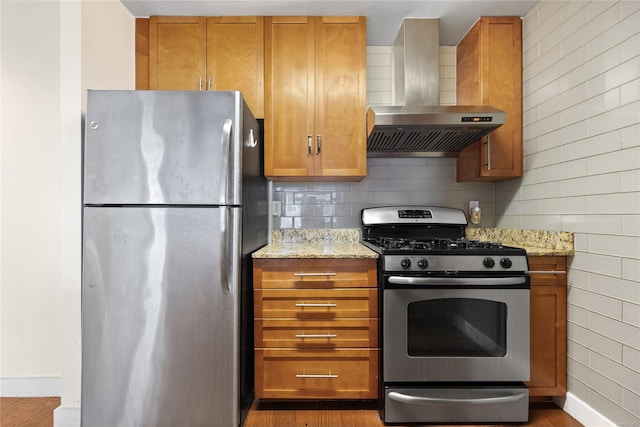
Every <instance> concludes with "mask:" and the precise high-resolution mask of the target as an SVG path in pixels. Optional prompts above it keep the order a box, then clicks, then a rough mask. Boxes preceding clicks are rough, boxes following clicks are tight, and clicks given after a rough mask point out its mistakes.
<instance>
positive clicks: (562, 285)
mask: <svg viewBox="0 0 640 427" xmlns="http://www.w3.org/2000/svg"><path fill="white" fill-rule="evenodd" d="M529 268H530V270H531V273H530V276H531V329H530V331H531V379H530V380H529V381H528V382H527V386H528V387H529V395H530V396H532V397H534V396H564V395H565V393H566V391H567V274H566V269H567V260H566V257H544V256H539V257H535V256H532V257H529ZM536 272H539V273H536ZM554 272H558V273H556V274H554Z"/></svg>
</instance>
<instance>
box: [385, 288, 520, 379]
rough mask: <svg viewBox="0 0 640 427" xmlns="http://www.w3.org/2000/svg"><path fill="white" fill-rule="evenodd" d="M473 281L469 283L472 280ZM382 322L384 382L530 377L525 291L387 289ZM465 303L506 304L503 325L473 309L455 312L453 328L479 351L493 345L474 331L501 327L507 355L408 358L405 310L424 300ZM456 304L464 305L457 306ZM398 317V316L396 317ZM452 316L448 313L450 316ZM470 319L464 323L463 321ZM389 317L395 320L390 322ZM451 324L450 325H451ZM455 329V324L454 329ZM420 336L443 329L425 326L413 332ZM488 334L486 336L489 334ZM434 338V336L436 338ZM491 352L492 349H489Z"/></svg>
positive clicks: (452, 354) (431, 335) (440, 333)
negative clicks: (457, 320) (458, 320)
mask: <svg viewBox="0 0 640 427" xmlns="http://www.w3.org/2000/svg"><path fill="white" fill-rule="evenodd" d="M470 283H471V282H470ZM383 298H384V304H383V306H384V308H383V310H384V311H383V313H384V318H385V319H386V320H385V322H384V324H383V352H384V362H383V378H384V381H385V382H394V381H408V380H409V379H410V380H411V381H413V382H420V381H423V382H428V381H484V382H489V381H526V380H528V379H529V290H528V289H392V290H389V289H385V290H384V295H383ZM447 300H452V301H469V302H470V303H471V304H472V305H473V307H474V308H476V307H481V306H482V304H478V303H477V302H486V303H487V304H489V303H491V304H496V303H503V304H504V305H505V306H506V310H507V313H506V316H505V318H504V322H505V324H504V325H502V324H500V322H499V321H498V320H496V318H495V317H492V316H493V313H491V312H489V313H488V314H487V315H486V317H483V316H484V313H483V312H482V310H477V309H474V310H473V312H470V311H468V312H465V311H464V309H462V308H461V310H460V312H459V313H458V318H459V319H460V322H457V323H458V324H464V325H465V326H464V327H460V326H457V329H458V332H459V333H460V335H461V337H462V339H464V340H467V341H475V342H476V344H477V345H478V346H480V347H483V346H487V347H489V346H491V345H494V344H496V343H495V342H494V341H493V338H492V337H491V336H484V335H483V334H481V333H478V331H482V329H483V327H485V326H487V325H488V326H491V327H492V328H504V330H505V331H506V336H505V341H506V343H508V351H505V352H504V354H500V355H495V356H491V355H489V356H482V357H481V356H478V355H476V354H472V355H471V356H465V355H464V354H456V353H455V351H456V347H453V348H452V349H451V350H450V353H447V354H444V355H441V356H438V355H437V354H435V352H434V354H428V355H423V356H421V357H412V356H411V355H410V350H409V351H408V349H409V348H410V340H411V332H410V330H411V325H410V323H409V322H410V321H409V315H408V314H407V313H408V311H409V309H408V307H409V306H410V304H412V303H416V302H424V301H447ZM458 306H460V307H463V306H462V305H460V304H458ZM398 313H402V315H398ZM454 315H456V313H451V316H452V317H453V316H454ZM470 317H471V318H473V320H469V321H467V320H465V319H467V318H470ZM389 319H393V321H389ZM452 323H453V322H452ZM452 326H453V327H456V326H455V325H452ZM416 329H417V330H418V331H419V332H420V334H424V335H423V337H425V338H424V339H426V337H429V338H434V337H438V336H439V337H445V335H444V334H446V332H447V331H446V330H445V329H442V325H441V324H438V323H428V322H424V323H422V324H420V325H419V328H416ZM487 335H488V334H487ZM434 339H435V338H434ZM487 352H488V353H491V349H489V350H488V351H487Z"/></svg>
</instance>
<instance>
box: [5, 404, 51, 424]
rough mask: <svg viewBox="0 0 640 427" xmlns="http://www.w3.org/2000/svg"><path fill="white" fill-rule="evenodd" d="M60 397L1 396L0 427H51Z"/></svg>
mask: <svg viewBox="0 0 640 427" xmlns="http://www.w3.org/2000/svg"><path fill="white" fill-rule="evenodd" d="M58 406H60V398H59V397H36V398H22V397H2V398H0V427H51V426H53V410H54V409H55V408H57V407H58Z"/></svg>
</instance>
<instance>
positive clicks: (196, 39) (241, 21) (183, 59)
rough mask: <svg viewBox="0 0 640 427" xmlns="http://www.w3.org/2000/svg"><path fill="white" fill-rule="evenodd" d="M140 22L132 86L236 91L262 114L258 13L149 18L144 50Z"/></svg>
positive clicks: (260, 21) (141, 22) (139, 22)
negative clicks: (146, 41)
mask: <svg viewBox="0 0 640 427" xmlns="http://www.w3.org/2000/svg"><path fill="white" fill-rule="evenodd" d="M144 25H145V20H143V19H138V20H136V89H160V90H239V91H241V92H242V94H243V96H244V99H245V101H246V103H247V105H248V106H249V108H250V109H251V111H252V112H253V114H254V116H256V117H257V118H263V117H264V78H263V68H264V43H263V41H264V35H263V34H264V18H263V17H255V16H241V17H229V16H227V17H209V18H205V17H201V16H152V17H151V18H149V20H148V37H147V38H148V50H147V52H145V48H146V46H145V42H144V40H145V30H144ZM145 57H148V62H147V63H148V66H147V67H148V68H147V70H148V71H146V72H148V80H146V81H145V69H144V65H145Z"/></svg>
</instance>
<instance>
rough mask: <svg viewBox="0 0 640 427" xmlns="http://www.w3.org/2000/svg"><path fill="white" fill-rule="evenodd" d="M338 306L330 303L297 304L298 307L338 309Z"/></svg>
mask: <svg viewBox="0 0 640 427" xmlns="http://www.w3.org/2000/svg"><path fill="white" fill-rule="evenodd" d="M337 306H338V304H333V303H330V302H327V303H320V304H314V303H306V302H299V303H296V307H337Z"/></svg>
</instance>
